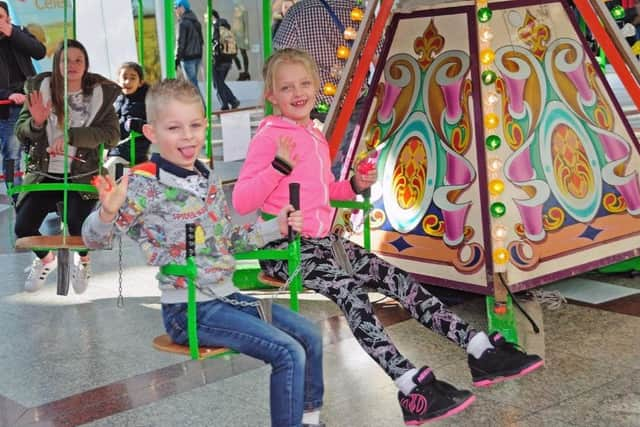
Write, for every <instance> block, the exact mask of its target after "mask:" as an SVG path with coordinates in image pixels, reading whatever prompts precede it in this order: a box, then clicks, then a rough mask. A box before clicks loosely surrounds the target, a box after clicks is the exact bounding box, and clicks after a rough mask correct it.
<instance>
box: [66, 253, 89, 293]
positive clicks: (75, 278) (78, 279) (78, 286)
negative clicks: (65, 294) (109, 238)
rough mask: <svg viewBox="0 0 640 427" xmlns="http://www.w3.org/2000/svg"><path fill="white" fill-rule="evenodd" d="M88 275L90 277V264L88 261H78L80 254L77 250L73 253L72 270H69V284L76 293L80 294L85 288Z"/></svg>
mask: <svg viewBox="0 0 640 427" xmlns="http://www.w3.org/2000/svg"><path fill="white" fill-rule="evenodd" d="M89 277H91V266H90V265H89V263H88V262H86V263H84V262H81V261H80V255H78V253H77V252H74V254H73V270H72V272H71V286H73V290H74V292H75V293H76V294H78V295H79V294H82V293H84V291H86V290H87V285H89Z"/></svg>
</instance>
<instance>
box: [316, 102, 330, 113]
mask: <svg viewBox="0 0 640 427" xmlns="http://www.w3.org/2000/svg"><path fill="white" fill-rule="evenodd" d="M316 110H317V111H318V113H328V112H329V104H328V103H326V102H318V104H317V105H316Z"/></svg>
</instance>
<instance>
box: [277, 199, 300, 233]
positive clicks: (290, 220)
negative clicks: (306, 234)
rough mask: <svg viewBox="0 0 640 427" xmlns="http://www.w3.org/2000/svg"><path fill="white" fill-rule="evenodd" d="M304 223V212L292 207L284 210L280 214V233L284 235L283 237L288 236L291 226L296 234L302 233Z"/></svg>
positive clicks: (289, 206)
mask: <svg viewBox="0 0 640 427" xmlns="http://www.w3.org/2000/svg"><path fill="white" fill-rule="evenodd" d="M302 222H303V221H302V211H300V210H295V209H294V208H293V206H291V205H287V206H285V207H284V208H282V210H281V211H280V213H279V214H278V224H279V225H280V233H282V235H283V236H286V235H287V232H288V231H289V226H291V228H292V229H293V231H295V232H296V233H300V232H301V231H302Z"/></svg>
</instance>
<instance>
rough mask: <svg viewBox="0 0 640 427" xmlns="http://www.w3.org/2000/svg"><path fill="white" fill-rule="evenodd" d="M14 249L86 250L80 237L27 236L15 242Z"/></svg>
mask: <svg viewBox="0 0 640 427" xmlns="http://www.w3.org/2000/svg"><path fill="white" fill-rule="evenodd" d="M16 249H72V250H86V249H87V247H86V245H85V244H84V241H83V240H82V236H63V235H55V236H28V237H21V238H19V239H17V240H16Z"/></svg>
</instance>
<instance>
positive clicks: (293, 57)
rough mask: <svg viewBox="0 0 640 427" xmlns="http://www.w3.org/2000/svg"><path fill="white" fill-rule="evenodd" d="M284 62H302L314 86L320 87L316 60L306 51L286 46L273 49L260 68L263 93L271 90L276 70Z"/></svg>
mask: <svg viewBox="0 0 640 427" xmlns="http://www.w3.org/2000/svg"><path fill="white" fill-rule="evenodd" d="M284 63H298V64H302V65H303V66H304V67H305V68H306V69H307V71H309V74H311V77H313V82H314V84H315V85H316V87H318V88H320V73H319V72H318V65H317V64H316V61H315V60H314V59H313V58H312V57H311V55H309V53H307V51H305V50H302V49H295V48H290V47H288V48H286V49H282V50H277V51H275V52H274V53H273V54H272V55H271V56H270V57H269V59H267V62H266V63H265V64H264V67H263V68H262V77H263V79H264V95H265V97H266V95H267V94H268V93H269V92H273V81H274V79H275V76H276V70H277V69H278V67H279V66H280V65H281V64H284Z"/></svg>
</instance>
